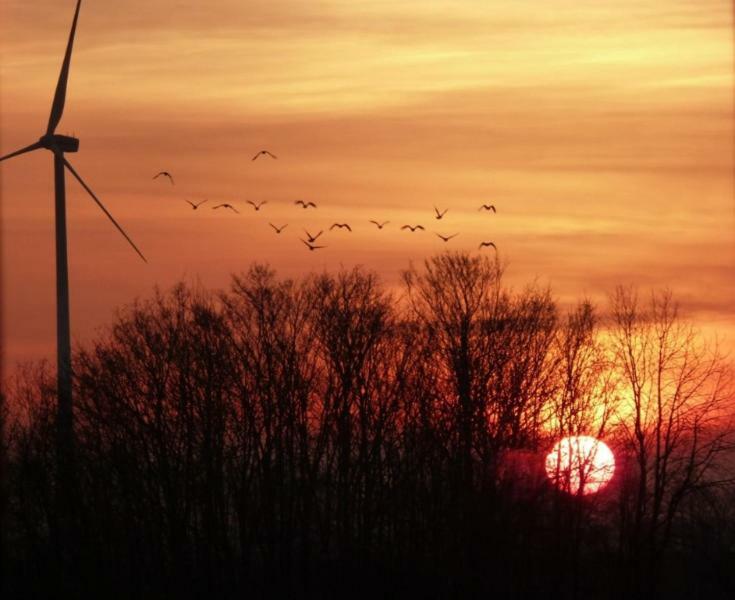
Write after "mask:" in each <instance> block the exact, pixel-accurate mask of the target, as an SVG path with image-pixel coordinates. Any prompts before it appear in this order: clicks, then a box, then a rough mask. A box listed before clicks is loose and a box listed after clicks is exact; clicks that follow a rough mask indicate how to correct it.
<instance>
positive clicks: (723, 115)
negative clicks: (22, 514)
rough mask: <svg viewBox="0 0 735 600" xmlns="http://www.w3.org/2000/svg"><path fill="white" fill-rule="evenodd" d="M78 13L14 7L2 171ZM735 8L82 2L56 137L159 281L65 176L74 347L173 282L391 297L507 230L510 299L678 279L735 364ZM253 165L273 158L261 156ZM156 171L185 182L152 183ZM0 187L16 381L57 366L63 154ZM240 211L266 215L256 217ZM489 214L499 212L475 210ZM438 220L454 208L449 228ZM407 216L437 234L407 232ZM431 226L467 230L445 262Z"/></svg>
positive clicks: (29, 163) (439, 0) (4, 20)
mask: <svg viewBox="0 0 735 600" xmlns="http://www.w3.org/2000/svg"><path fill="white" fill-rule="evenodd" d="M73 8H74V1H73V0H63V1H61V0H37V1H34V2H27V1H26V0H4V1H3V2H2V4H1V5H0V86H1V87H0V117H1V128H0V132H1V137H0V147H1V152H2V154H5V153H7V152H10V151H12V150H14V149H16V148H18V147H20V146H24V145H27V144H28V143H31V142H33V141H35V140H36V139H37V138H38V137H39V136H40V135H41V133H42V131H43V130H44V129H45V126H46V123H47V121H48V113H49V108H50V104H51V99H52V96H53V90H54V87H55V84H56V79H57V77H58V71H59V67H60V63H61V59H62V54H63V50H64V46H65V43H66V37H67V35H68V29H69V26H70V23H71V17H72V13H73ZM731 13H732V3H731V2H727V1H725V0H615V1H614V2H613V1H607V0H595V1H588V2H580V1H579V0H574V1H571V0H503V1H501V0H432V1H431V2H426V1H421V2H419V1H418V0H392V1H390V2H384V1H379V0H372V1H370V2H362V1H359V2H358V1H356V0H353V1H346V0H343V1H336V0H332V1H325V2H322V1H312V2H303V1H296V0H284V1H273V0H270V1H264V0H263V1H261V0H257V1H249V2H247V3H244V2H242V1H241V0H212V1H211V2H201V1H198V2H194V1H192V0H183V1H182V0H176V1H174V0H158V1H156V2H153V3H151V2H149V1H148V0H126V1H125V2H112V3H111V2H99V1H93V0H84V1H83V5H82V11H81V16H80V21H79V29H78V33H77V40H76V43H75V49H74V57H73V60H72V69H71V77H70V81H69V93H68V98H67V107H66V112H65V114H64V118H63V120H62V122H61V126H60V127H59V132H60V133H70V134H71V133H74V134H75V135H76V136H78V137H79V138H80V139H81V147H80V152H79V153H78V154H76V155H71V156H69V158H70V160H71V162H72V163H73V164H74V166H75V167H76V168H77V170H78V171H79V172H80V174H81V175H82V176H83V177H84V178H85V179H86V180H87V183H89V184H90V185H91V187H92V188H93V189H94V190H95V191H96V192H97V194H98V195H99V196H100V198H101V199H102V200H103V202H105V203H106V205H107V207H108V208H109V209H110V210H111V211H112V212H113V214H114V215H115V216H116V217H117V218H118V219H119V221H120V222H121V223H122V224H123V226H124V227H125V228H126V229H127V231H128V233H129V234H130V235H131V236H132V237H133V239H134V240H135V241H136V243H137V244H138V245H139V246H140V248H141V249H142V250H143V252H144V253H145V254H146V256H147V257H148V258H149V261H150V264H148V265H145V264H143V263H142V262H141V261H140V260H139V259H138V257H137V256H136V255H135V253H134V252H133V251H132V250H131V249H130V248H129V247H127V246H126V244H125V242H124V240H123V239H122V237H120V236H119V235H118V234H117V233H116V232H115V231H114V229H113V228H112V227H111V225H110V224H109V222H108V221H107V220H106V219H105V217H104V216H103V215H102V213H100V211H99V210H98V209H97V208H96V207H95V206H94V204H93V203H92V201H91V200H90V199H89V198H88V197H87V196H85V195H84V193H83V191H82V190H81V188H80V187H79V186H78V185H77V184H76V182H74V181H72V180H70V179H67V190H68V220H69V236H70V245H69V256H70V283H71V290H72V294H71V305H72V332H73V336H74V340H75V341H76V342H84V341H85V340H87V339H89V338H90V336H91V335H93V334H94V331H95V330H96V329H97V328H99V327H101V326H104V325H105V324H107V323H109V321H110V320H111V318H112V315H113V314H114V311H115V309H116V307H119V306H121V305H124V304H125V303H128V302H130V301H131V300H132V299H134V298H135V297H137V296H144V295H148V294H149V293H150V292H151V289H152V287H153V286H154V285H155V284H159V285H160V286H162V287H168V286H169V285H171V284H172V283H174V282H175V281H177V280H179V279H180V278H182V277H184V278H187V279H188V280H190V281H193V280H199V281H201V282H202V283H203V284H204V285H206V286H208V287H225V286H226V285H227V282H228V276H229V273H231V272H233V271H237V270H241V269H243V268H245V267H246V266H247V265H248V264H249V263H251V262H252V261H255V260H257V261H269V262H270V263H271V264H272V265H273V266H274V267H276V268H277V269H278V270H279V271H281V272H282V273H283V274H287V275H291V276H296V275H298V274H300V273H304V272H306V271H309V270H311V269H323V268H325V267H326V268H336V267H338V266H339V265H340V264H342V265H345V266H352V265H354V264H364V265H366V266H368V267H370V268H372V269H375V270H377V271H378V272H379V273H381V274H382V275H383V276H384V278H385V280H386V282H388V283H394V282H396V281H397V279H398V276H399V272H400V270H401V269H402V268H404V267H406V266H408V263H409V261H410V260H414V261H419V260H421V259H422V258H423V257H425V256H427V255H429V254H430V253H433V252H436V251H440V250H442V249H444V248H447V247H453V248H456V249H459V248H464V249H471V250H474V249H475V248H476V247H477V244H478V242H479V241H480V240H481V239H492V240H494V241H495V242H496V243H497V245H498V247H499V249H500V252H501V255H502V257H503V258H506V259H508V261H509V268H508V271H507V273H508V280H509V282H510V283H512V284H513V285H515V286H521V285H523V284H525V283H526V282H528V281H530V280H531V279H533V278H538V280H539V281H541V282H542V283H549V284H550V285H551V286H552V288H553V290H554V292H555V294H556V295H557V297H558V298H559V299H560V300H562V301H563V302H565V301H568V300H570V299H573V298H577V297H580V296H583V295H584V296H587V297H590V298H592V299H595V300H600V301H602V300H603V299H604V297H605V295H606V294H607V293H608V292H609V291H611V289H612V288H613V287H614V286H615V285H616V284H617V283H635V284H639V285H641V286H644V287H647V286H663V285H668V286H670V287H671V288H673V290H674V291H675V293H676V294H677V297H678V298H679V299H680V300H681V301H682V304H683V308H684V309H685V312H686V313H688V314H689V315H691V316H693V317H695V318H696V319H697V320H698V321H699V322H700V323H701V324H702V326H703V327H704V328H705V329H707V330H708V331H710V332H711V331H714V330H718V331H720V332H721V333H722V334H723V335H726V336H727V338H728V339H729V340H730V341H729V344H730V346H731V347H735V342H733V340H735V315H734V314H733V311H732V306H733V300H734V299H735V214H734V212H733V198H732V192H733V181H732V177H733V150H732V142H733V113H732V108H733V100H732V94H733V91H732V90H733V75H732V74H733V65H732V58H733V49H732V14H731ZM261 148H268V149H270V150H272V151H273V152H274V153H275V154H277V155H278V156H279V160H277V161H273V160H264V159H259V160H258V161H255V162H252V161H251V160H250V158H251V156H252V155H253V154H254V153H255V152H256V151H257V150H259V149H261ZM161 169H167V170H169V171H171V172H172V173H173V175H174V177H175V178H176V185H175V186H171V185H169V184H168V183H167V182H165V181H161V180H158V181H155V182H154V181H152V180H151V177H152V176H153V175H154V174H155V173H156V172H157V171H159V170H161ZM0 177H1V179H0V189H1V191H2V197H1V203H2V218H3V221H2V245H3V252H4V257H3V277H4V292H3V294H4V297H3V310H4V315H5V338H6V339H5V344H6V358H7V359H8V362H9V363H10V364H11V365H12V363H13V362H15V361H16V360H23V359H29V358H37V357H41V356H49V357H52V356H53V348H54V346H53V344H54V314H55V313H54V302H55V299H54V254H53V252H54V250H53V198H52V191H53V180H52V160H51V155H50V154H49V153H48V152H45V151H40V152H36V153H34V154H32V155H26V156H23V157H19V158H16V159H12V160H11V161H7V162H5V163H3V164H2V167H0ZM184 198H189V199H192V200H199V199H203V198H209V199H210V200H211V201H218V202H222V201H227V202H231V203H233V204H236V205H238V206H240V207H241V209H242V213H243V214H242V215H239V216H238V215H234V214H222V211H212V210H210V209H208V208H207V205H205V206H204V207H203V208H202V209H200V210H198V211H196V212H194V211H192V210H191V209H190V208H189V207H188V205H187V204H186V203H185V202H184ZM296 198H305V199H309V200H314V201H315V202H317V203H318V204H319V209H318V210H317V211H315V212H308V211H303V210H302V209H299V208H296V207H294V206H293V204H292V203H293V200H295V199H296ZM246 199H253V200H268V202H269V203H268V204H267V205H266V206H265V207H264V208H263V210H262V211H261V212H260V213H257V214H256V213H254V212H252V210H248V207H247V206H246V205H245V204H244V201H245V200H246ZM487 201H491V202H493V203H495V204H496V206H497V207H498V214H497V215H494V216H493V215H488V214H480V213H478V212H477V207H478V206H479V205H480V204H481V203H483V202H487ZM434 205H437V206H439V207H442V208H446V207H448V208H449V209H450V210H449V212H448V213H447V216H446V217H445V218H444V220H442V221H441V222H437V221H435V220H434V219H433V216H432V214H433V209H432V207H433V206H434ZM371 218H376V219H380V220H383V219H388V220H390V221H391V224H390V225H389V226H387V227H386V229H385V230H383V231H381V232H378V231H375V230H374V228H373V226H372V225H369V224H368V223H367V220H368V219H371ZM335 220H339V221H348V222H350V223H351V224H352V225H353V227H354V229H355V231H354V233H353V234H348V233H333V234H329V235H328V236H327V235H325V237H324V238H322V239H323V241H324V243H325V244H326V245H327V246H328V248H327V249H325V250H322V251H319V252H313V253H310V252H308V251H306V249H305V248H304V247H303V246H302V244H301V243H300V242H299V241H298V239H297V234H299V233H300V232H301V229H302V227H304V226H307V227H308V228H310V229H316V230H318V229H321V228H324V227H325V226H328V225H329V224H331V223H332V222H333V221H335ZM268 221H271V222H273V223H276V224H279V225H280V224H283V223H289V227H288V228H287V229H286V230H285V231H284V233H283V234H282V235H281V236H276V235H275V234H274V233H273V231H272V230H271V229H270V228H269V227H268V225H267V223H268ZM409 222H413V223H422V224H424V225H425V226H426V227H427V229H428V230H429V232H428V233H425V234H415V235H410V234H408V233H406V232H400V231H399V230H398V227H399V226H400V225H402V224H404V223H409ZM431 231H438V232H440V233H443V234H452V233H455V232H460V235H459V236H458V237H457V238H456V239H454V240H452V242H450V244H448V245H447V246H444V244H443V243H442V242H441V241H440V240H439V239H438V238H437V237H436V236H434V235H433V233H431Z"/></svg>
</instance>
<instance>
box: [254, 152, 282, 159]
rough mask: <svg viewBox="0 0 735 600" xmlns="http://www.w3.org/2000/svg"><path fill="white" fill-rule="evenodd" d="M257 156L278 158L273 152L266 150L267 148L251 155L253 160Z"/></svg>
mask: <svg viewBox="0 0 735 600" xmlns="http://www.w3.org/2000/svg"><path fill="white" fill-rule="evenodd" d="M259 156H270V157H271V158H278V157H277V156H276V155H275V154H272V153H271V152H268V150H261V151H260V152H258V153H257V154H256V155H255V156H253V160H255V159H256V158H258V157H259Z"/></svg>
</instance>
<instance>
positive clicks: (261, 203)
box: [248, 200, 268, 210]
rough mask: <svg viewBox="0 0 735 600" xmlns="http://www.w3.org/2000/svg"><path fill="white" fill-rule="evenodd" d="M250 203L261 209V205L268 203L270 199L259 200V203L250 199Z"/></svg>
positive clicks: (256, 208)
mask: <svg viewBox="0 0 735 600" xmlns="http://www.w3.org/2000/svg"><path fill="white" fill-rule="evenodd" d="M248 204H250V205H252V207H253V208H254V209H255V210H260V207H261V206H263V205H264V204H268V200H263V201H262V202H259V203H255V202H253V201H252V200H248Z"/></svg>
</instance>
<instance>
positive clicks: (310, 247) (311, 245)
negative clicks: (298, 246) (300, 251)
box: [299, 238, 326, 251]
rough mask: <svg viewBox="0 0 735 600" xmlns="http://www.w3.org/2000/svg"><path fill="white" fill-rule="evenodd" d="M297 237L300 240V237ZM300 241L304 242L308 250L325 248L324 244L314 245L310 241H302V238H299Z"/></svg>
mask: <svg viewBox="0 0 735 600" xmlns="http://www.w3.org/2000/svg"><path fill="white" fill-rule="evenodd" d="M299 239H300V240H301V238H299ZM301 241H302V242H304V244H306V247H307V248H308V249H309V250H311V251H314V250H321V249H322V248H326V246H314V244H311V243H309V242H306V241H304V240H301Z"/></svg>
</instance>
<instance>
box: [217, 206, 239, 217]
mask: <svg viewBox="0 0 735 600" xmlns="http://www.w3.org/2000/svg"><path fill="white" fill-rule="evenodd" d="M218 208H229V209H230V210H234V211H235V212H236V213H237V214H238V215H239V214H240V211H239V210H237V209H236V208H235V207H234V206H232V204H218V205H217V206H213V207H212V210H217V209H218Z"/></svg>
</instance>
